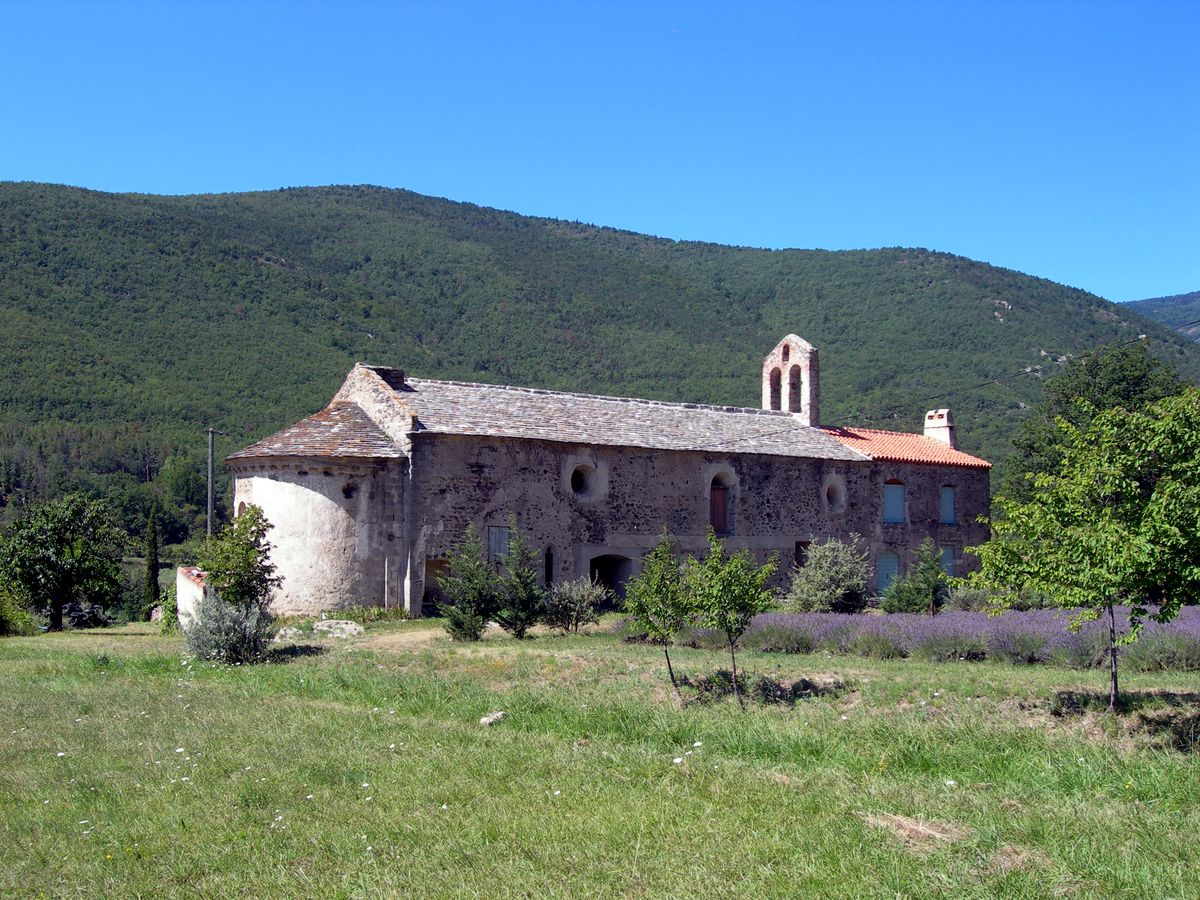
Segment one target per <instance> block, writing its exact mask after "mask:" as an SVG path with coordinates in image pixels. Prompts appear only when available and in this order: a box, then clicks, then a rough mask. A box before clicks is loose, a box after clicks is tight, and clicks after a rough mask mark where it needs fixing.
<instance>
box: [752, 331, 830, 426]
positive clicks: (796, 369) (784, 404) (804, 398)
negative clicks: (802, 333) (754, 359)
mask: <svg viewBox="0 0 1200 900" xmlns="http://www.w3.org/2000/svg"><path fill="white" fill-rule="evenodd" d="M762 408H763V409H777V410H780V411H782V412H787V413H791V414H792V415H793V416H795V417H796V418H798V419H800V421H802V422H803V423H804V424H805V425H811V426H812V427H814V428H815V427H816V426H817V425H818V424H819V423H820V421H821V370H820V366H819V364H818V362H817V348H816V347H814V346H813V345H812V344H810V343H809V342H808V341H806V340H804V339H803V338H800V337H797V336H796V335H794V334H789V335H788V336H787V337H785V338H784V339H783V340H782V341H780V342H779V343H778V344H776V345H775V349H774V350H772V351H771V352H770V353H769V354H767V358H766V359H764V360H763V368H762Z"/></svg>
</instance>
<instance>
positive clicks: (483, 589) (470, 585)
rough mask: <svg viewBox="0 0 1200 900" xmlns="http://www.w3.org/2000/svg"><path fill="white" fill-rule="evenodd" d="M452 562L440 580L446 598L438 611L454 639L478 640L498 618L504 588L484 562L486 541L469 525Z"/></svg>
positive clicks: (452, 551)
mask: <svg viewBox="0 0 1200 900" xmlns="http://www.w3.org/2000/svg"><path fill="white" fill-rule="evenodd" d="M448 561H449V568H448V570H447V572H446V574H445V575H443V576H442V577H441V578H439V579H438V584H439V585H440V586H441V589H442V594H443V595H444V596H445V598H446V599H445V601H444V602H440V603H438V605H437V608H438V612H439V613H441V615H442V617H443V618H444V619H445V623H444V627H445V629H446V632H447V633H448V634H449V635H450V639H451V640H455V641H477V640H479V639H480V638H481V637H483V630H484V629H485V628H486V627H487V623H488V620H489V619H490V618H491V617H492V616H493V615H495V612H496V607H497V605H498V603H499V594H500V587H499V584H498V582H497V579H496V572H495V570H494V569H492V567H491V566H489V565H488V564H487V560H485V559H484V556H483V541H482V540H481V538H480V536H479V530H478V529H477V528H476V527H475V526H474V525H468V526H467V528H466V531H464V532H463V537H462V540H461V541H460V542H459V543H458V544H457V545H455V547H454V548H453V549H452V550H451V551H450V556H449V560H448Z"/></svg>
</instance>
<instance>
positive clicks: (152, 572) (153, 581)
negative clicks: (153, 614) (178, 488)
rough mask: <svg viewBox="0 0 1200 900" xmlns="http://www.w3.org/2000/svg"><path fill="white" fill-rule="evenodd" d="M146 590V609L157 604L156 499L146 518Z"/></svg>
mask: <svg viewBox="0 0 1200 900" xmlns="http://www.w3.org/2000/svg"><path fill="white" fill-rule="evenodd" d="M145 555H146V591H145V598H144V605H145V607H146V610H152V609H154V607H156V606H158V600H159V595H160V591H159V587H158V566H159V560H158V501H157V500H155V501H154V502H153V503H152V504H151V505H150V515H149V516H147V518H146V554H145Z"/></svg>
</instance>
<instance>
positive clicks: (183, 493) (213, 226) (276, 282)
mask: <svg viewBox="0 0 1200 900" xmlns="http://www.w3.org/2000/svg"><path fill="white" fill-rule="evenodd" d="M0 264H2V268H3V272H4V279H3V287H2V288H0V396H3V397H4V398H5V402H4V404H3V408H2V409H0V516H3V515H5V514H6V512H5V511H6V509H7V508H8V507H20V506H23V505H26V504H28V503H31V502H35V501H37V500H40V499H47V498H51V497H56V496H60V495H61V494H63V493H66V492H69V491H72V490H87V491H92V492H95V493H96V494H98V495H101V496H103V497H105V498H107V499H108V500H109V502H110V503H111V505H112V506H113V508H114V510H115V512H116V515H117V516H118V518H119V520H120V522H121V524H122V527H123V528H124V529H125V530H126V531H127V532H128V533H130V534H136V535H139V536H140V535H141V532H142V524H143V523H144V521H145V516H146V512H147V510H148V508H149V505H150V503H151V502H152V499H153V497H154V496H155V495H158V496H159V497H160V499H161V501H162V504H163V506H162V510H161V513H162V519H163V522H162V527H163V533H162V540H163V543H164V544H165V545H176V544H180V543H183V542H184V541H185V540H186V539H187V538H188V537H189V536H193V537H194V536H195V535H197V534H202V533H203V512H204V499H203V498H204V491H203V477H202V473H203V467H202V462H201V458H202V450H203V446H204V429H205V427H207V426H208V425H210V424H211V425H212V426H214V427H216V428H219V429H220V430H222V431H225V432H228V434H229V437H228V438H224V439H222V440H221V442H220V443H219V445H218V451H219V452H220V453H225V452H228V451H230V450H232V449H234V448H236V447H239V446H244V445H246V444H247V443H249V442H251V441H252V440H257V439H259V438H261V437H262V436H264V435H266V434H269V433H270V432H272V431H274V430H276V429H278V428H281V427H283V426H285V425H289V424H291V423H292V422H295V421H296V420H298V419H300V418H302V417H303V416H306V415H308V414H310V413H312V412H313V411H315V410H317V409H319V408H320V407H321V406H323V405H324V404H325V403H326V402H327V401H328V400H329V398H330V396H331V395H332V394H333V392H334V391H335V390H336V388H337V385H338V384H339V383H340V381H341V379H342V378H344V377H345V374H346V372H347V371H348V370H349V368H350V367H351V365H352V364H353V363H354V362H355V361H357V360H362V359H376V360H380V361H381V362H387V363H392V364H395V365H399V366H401V367H403V368H404V369H406V370H408V371H410V372H413V373H415V374H420V375H424V376H427V377H434V378H458V379H465V380H473V381H491V382H508V383H517V384H528V385H536V386H542V387H547V388H562V389H571V390H586V391H594V392H598V393H608V394H621V395H631V396H643V397H650V398H657V399H665V400H686V401H707V402H716V403H729V404H740V405H751V406H754V405H757V403H758V391H759V384H758V372H759V366H760V363H761V360H762V357H763V355H764V354H765V353H766V352H767V350H768V349H769V348H770V347H772V346H773V345H774V344H775V342H776V341H777V340H778V339H779V338H780V337H781V336H782V335H783V334H785V333H787V332H788V331H792V330H794V329H795V323H797V322H803V323H805V325H804V334H803V337H805V338H808V339H809V340H812V341H813V342H814V343H815V344H817V346H819V347H820V348H821V352H822V355H823V358H824V359H825V360H826V361H827V363H828V361H830V360H833V361H836V364H827V365H826V366H825V367H824V369H823V371H822V373H821V374H822V388H823V395H822V398H821V400H822V409H823V411H824V413H825V415H826V417H827V418H828V420H829V421H839V420H845V419H850V420H852V421H853V422H855V423H856V424H861V425H879V426H883V427H892V428H902V429H913V428H917V427H918V426H919V423H920V417H921V413H922V412H923V411H924V410H925V409H926V408H927V405H928V404H927V403H926V401H925V398H927V397H929V396H931V395H935V394H944V393H947V392H954V393H953V396H952V403H953V405H954V408H955V412H956V413H957V415H958V419H959V422H960V423H965V422H971V423H973V424H972V425H971V427H970V428H964V429H963V431H962V434H961V437H962V439H963V441H964V444H965V449H968V450H970V451H972V452H980V453H982V454H983V455H984V456H986V457H988V458H991V459H993V460H994V461H998V460H999V459H1000V457H1002V456H1003V455H1004V453H1005V452H1007V447H1008V443H1009V436H1010V435H1011V433H1012V430H1013V429H1014V428H1015V423H1016V422H1017V421H1018V419H1019V417H1020V416H1021V412H1020V405H1021V404H1027V405H1029V404H1033V403H1034V402H1036V400H1037V399H1038V395H1039V393H1040V390H1039V383H1038V381H1037V380H1036V379H1035V378H1032V377H1031V378H1018V379H1011V378H1007V379H1005V380H1004V381H1001V382H999V383H997V384H993V385H989V386H988V387H986V388H983V389H980V390H977V391H972V392H969V393H963V392H962V390H961V388H962V386H963V385H964V384H977V383H980V382H986V381H989V380H991V379H995V378H997V377H999V376H1007V375H1009V374H1010V373H1011V372H1013V371H1015V370H1018V369H1020V368H1021V367H1023V366H1027V365H1029V364H1030V363H1032V362H1036V361H1038V360H1040V359H1042V356H1041V353H1042V352H1043V351H1046V352H1052V353H1066V354H1078V353H1081V352H1083V351H1084V350H1085V349H1087V348H1088V347H1092V346H1096V345H1097V344H1101V343H1106V342H1115V341H1121V340H1126V339H1129V338H1131V337H1134V336H1135V335H1136V334H1137V333H1139V332H1140V331H1145V332H1146V333H1148V334H1149V335H1150V336H1151V340H1152V341H1153V343H1154V349H1155V353H1156V354H1157V355H1160V356H1162V357H1164V358H1169V359H1170V360H1171V361H1172V362H1173V363H1174V364H1175V365H1177V366H1178V367H1179V368H1180V370H1181V371H1183V372H1185V373H1186V374H1188V375H1195V374H1196V373H1197V372H1200V352H1197V350H1196V348H1194V347H1192V346H1191V345H1190V344H1189V343H1188V342H1187V341H1186V339H1184V338H1182V337H1180V336H1177V335H1174V334H1173V333H1171V332H1170V331H1168V330H1167V329H1165V328H1163V327H1158V326H1154V325H1152V324H1151V323H1148V322H1146V321H1144V320H1142V319H1141V318H1140V317H1138V316H1137V315H1136V314H1134V313H1132V312H1130V311H1128V310H1127V309H1126V308H1124V307H1119V306H1114V305H1112V304H1109V303H1107V302H1105V301H1103V300H1101V299H1100V298H1098V297H1095V296H1094V295H1090V294H1087V293H1085V292H1082V291H1078V290H1073V289H1070V288H1066V287H1063V286H1061V285H1057V284H1053V283H1051V282H1049V281H1046V280H1043V279H1037V278H1031V277H1029V276H1026V275H1022V274H1020V273H1017V272H1012V271H1009V270H1005V269H999V268H994V267H992V266H988V265H986V264H983V263H978V262H973V261H971V260H968V259H964V258H962V257H956V256H951V255H948V254H943V253H930V252H928V251H924V250H918V249H901V248H890V249H884V250H866V251H848V252H834V253H831V252H826V251H811V250H809V251H806V250H776V251H768V250H755V249H750V248H737V247H723V246H718V245H714V244H701V243H688V242H680V241H672V240H661V239H657V238H651V237H646V236H643V235H637V234H632V233H629V232H622V231H617V230H614V229H611V228H596V227H592V226H588V225H582V224H579V223H572V222H563V221H554V220H549V219H538V218H532V217H527V216H519V215H515V214H512V213H506V212H501V211H498V210H494V209H485V208H481V207H478V206H473V205H471V204H465V203H451V202H449V201H445V200H439V199H435V198H432V197H424V196H421V195H418V194H414V193H411V192H408V191H400V190H385V189H380V188H371V187H349V186H341V187H324V188H305V189H295V190H285V191H272V192H260V193H244V194H227V195H220V196H191V197H185V196H176V197H156V196H148V195H118V194H104V193H99V192H95V191H84V190H78V189H75V188H68V187H61V186H53V185H44V184H14V183H4V184H0ZM664 311H671V313H672V314H671V315H669V316H666V315H664ZM997 314H1000V315H1002V316H1003V324H1002V325H1000V324H999V323H998V322H997ZM198 335H203V339H198ZM714 360H719V361H720V364H719V365H714V364H713V361H714ZM217 476H218V484H217V494H216V496H217V498H218V502H220V501H221V499H222V498H224V497H227V496H228V475H227V473H225V472H223V471H222V470H221V469H220V468H219V469H218V473H217ZM218 512H220V511H218Z"/></svg>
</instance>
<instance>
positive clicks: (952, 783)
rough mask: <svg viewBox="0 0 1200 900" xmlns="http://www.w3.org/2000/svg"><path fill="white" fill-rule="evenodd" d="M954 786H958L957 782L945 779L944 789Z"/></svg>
mask: <svg viewBox="0 0 1200 900" xmlns="http://www.w3.org/2000/svg"><path fill="white" fill-rule="evenodd" d="M956 784H958V782H957V781H955V780H954V779H953V778H947V779H946V787H954V786H955V785H956Z"/></svg>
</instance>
